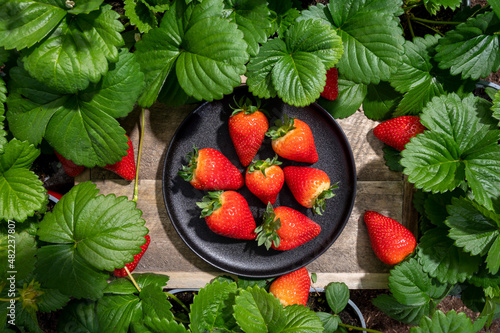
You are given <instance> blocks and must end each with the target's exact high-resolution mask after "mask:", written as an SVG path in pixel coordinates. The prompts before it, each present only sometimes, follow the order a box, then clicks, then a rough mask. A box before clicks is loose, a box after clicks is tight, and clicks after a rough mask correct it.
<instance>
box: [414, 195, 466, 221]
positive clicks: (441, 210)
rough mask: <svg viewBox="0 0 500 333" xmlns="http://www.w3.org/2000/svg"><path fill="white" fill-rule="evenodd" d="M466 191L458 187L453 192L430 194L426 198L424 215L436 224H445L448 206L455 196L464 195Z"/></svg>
mask: <svg viewBox="0 0 500 333" xmlns="http://www.w3.org/2000/svg"><path fill="white" fill-rule="evenodd" d="M463 195H465V192H464V191H463V190H462V189H460V188H458V189H456V190H454V191H452V192H445V193H435V194H429V195H427V197H426V198H425V201H424V204H423V207H424V213H423V215H425V216H427V218H428V219H429V220H430V221H431V222H432V223H433V224H434V225H436V226H438V227H439V226H444V221H445V220H446V218H447V217H448V215H449V214H448V212H447V211H446V206H448V205H450V204H451V200H452V199H453V198H455V197H459V196H463Z"/></svg>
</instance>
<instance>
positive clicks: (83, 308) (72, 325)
mask: <svg viewBox="0 0 500 333" xmlns="http://www.w3.org/2000/svg"><path fill="white" fill-rule="evenodd" d="M58 327H59V328H58V329H59V332H61V333H74V332H82V333H83V332H85V333H99V332H101V331H100V330H99V322H98V320H97V313H96V302H94V301H90V300H87V299H84V300H74V301H72V302H70V303H69V304H68V306H66V307H64V309H63V311H62V312H61V315H60V317H59V320H58Z"/></svg>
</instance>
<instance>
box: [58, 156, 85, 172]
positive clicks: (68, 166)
mask: <svg viewBox="0 0 500 333" xmlns="http://www.w3.org/2000/svg"><path fill="white" fill-rule="evenodd" d="M54 153H55V154H56V156H57V158H58V159H59V162H61V165H62V167H63V169H64V172H66V174H67V175H68V176H70V177H76V176H78V175H79V174H81V173H82V172H83V170H85V167H84V166H83V165H76V164H75V163H74V162H73V161H70V160H68V159H67V158H65V157H64V156H62V155H61V154H59V153H58V152H57V151H55V150H54Z"/></svg>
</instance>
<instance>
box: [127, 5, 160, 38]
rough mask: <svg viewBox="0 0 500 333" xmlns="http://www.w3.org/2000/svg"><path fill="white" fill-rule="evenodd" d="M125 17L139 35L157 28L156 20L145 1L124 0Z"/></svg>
mask: <svg viewBox="0 0 500 333" xmlns="http://www.w3.org/2000/svg"><path fill="white" fill-rule="evenodd" d="M124 3H125V5H124V7H123V8H124V9H125V15H126V16H127V17H128V18H129V19H130V24H133V25H135V26H136V27H137V29H138V30H139V31H140V32H141V33H147V32H148V31H149V30H151V29H153V28H156V27H157V26H158V19H157V18H156V15H155V13H154V12H153V11H152V10H151V8H150V6H148V4H147V2H145V1H141V0H139V1H135V0H125V1H124Z"/></svg>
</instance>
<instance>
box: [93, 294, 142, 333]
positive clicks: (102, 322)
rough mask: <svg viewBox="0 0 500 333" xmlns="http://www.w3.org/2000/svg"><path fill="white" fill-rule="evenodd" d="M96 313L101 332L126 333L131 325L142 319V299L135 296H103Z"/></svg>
mask: <svg viewBox="0 0 500 333" xmlns="http://www.w3.org/2000/svg"><path fill="white" fill-rule="evenodd" d="M96 311H97V318H98V320H99V329H100V330H101V332H119V333H126V332H128V331H129V326H130V323H131V322H132V321H136V320H137V319H138V318H141V317H142V309H141V299H140V298H139V297H137V296H135V295H112V296H103V297H102V298H101V299H99V301H98V302H97V309H96Z"/></svg>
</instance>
